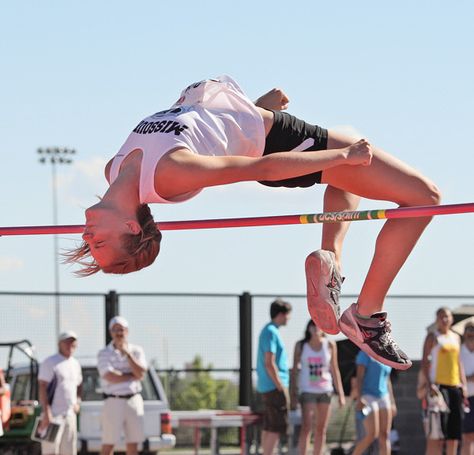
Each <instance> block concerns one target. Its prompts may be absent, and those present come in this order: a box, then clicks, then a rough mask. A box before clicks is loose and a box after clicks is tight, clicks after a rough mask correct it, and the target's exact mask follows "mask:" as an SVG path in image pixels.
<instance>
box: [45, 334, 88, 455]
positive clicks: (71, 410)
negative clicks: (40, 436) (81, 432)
mask: <svg viewBox="0 0 474 455" xmlns="http://www.w3.org/2000/svg"><path fill="white" fill-rule="evenodd" d="M76 349H77V335H76V334H75V333H74V332H73V331H72V330H69V331H67V332H63V333H61V334H60V335H59V338H58V353H57V354H54V355H52V356H50V357H48V358H46V359H45V360H44V361H43V362H42V363H41V365H40V368H39V373H38V381H39V401H40V404H41V408H42V410H43V412H42V416H41V423H40V425H39V431H40V432H41V431H43V430H44V429H46V428H47V426H48V425H49V424H50V422H54V423H59V424H61V430H60V432H59V435H58V437H57V439H56V442H55V443H51V442H42V443H41V451H42V453H43V455H59V454H60V455H76V454H77V417H76V416H77V413H78V412H79V408H80V403H81V398H80V397H81V392H82V370H81V365H80V364H79V362H78V361H77V360H76V359H75V358H74V357H73V354H74V351H75V350H76Z"/></svg>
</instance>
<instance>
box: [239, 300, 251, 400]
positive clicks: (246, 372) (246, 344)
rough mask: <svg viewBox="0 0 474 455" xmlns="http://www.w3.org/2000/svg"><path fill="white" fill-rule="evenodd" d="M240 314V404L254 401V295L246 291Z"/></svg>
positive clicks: (240, 301)
mask: <svg viewBox="0 0 474 455" xmlns="http://www.w3.org/2000/svg"><path fill="white" fill-rule="evenodd" d="M239 316H240V319H239V321H240V378H239V405H240V406H250V405H251V403H252V296H251V295H250V294H249V293H248V292H244V293H243V294H242V295H240V297H239Z"/></svg>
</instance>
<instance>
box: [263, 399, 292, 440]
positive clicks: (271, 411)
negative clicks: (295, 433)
mask: <svg viewBox="0 0 474 455" xmlns="http://www.w3.org/2000/svg"><path fill="white" fill-rule="evenodd" d="M262 403H263V425H262V429H263V430H265V431H270V432H271V433H281V434H286V433H287V432H288V398H287V393H286V391H285V392H280V391H279V390H272V391H271V392H266V393H262Z"/></svg>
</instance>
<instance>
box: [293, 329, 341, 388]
mask: <svg viewBox="0 0 474 455" xmlns="http://www.w3.org/2000/svg"><path fill="white" fill-rule="evenodd" d="M330 362H331V350H330V348H329V340H327V339H326V338H323V340H322V343H321V349H320V350H319V351H314V350H313V349H312V348H311V346H310V345H309V343H304V344H303V349H302V351H301V360H300V363H301V371H300V375H299V384H298V386H299V392H300V393H303V392H306V393H327V392H332V391H333V390H334V388H333V384H332V375H331V371H330V368H329V366H330Z"/></svg>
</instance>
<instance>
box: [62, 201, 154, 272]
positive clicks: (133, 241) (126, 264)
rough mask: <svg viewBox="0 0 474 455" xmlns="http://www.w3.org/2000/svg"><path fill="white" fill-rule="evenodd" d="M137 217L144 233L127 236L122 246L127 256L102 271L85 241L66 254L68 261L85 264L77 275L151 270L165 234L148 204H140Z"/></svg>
mask: <svg viewBox="0 0 474 455" xmlns="http://www.w3.org/2000/svg"><path fill="white" fill-rule="evenodd" d="M136 216H137V221H138V223H139V224H140V227H141V231H140V233H139V234H123V236H122V245H123V251H124V252H125V254H124V255H123V257H122V258H120V259H119V260H118V261H117V262H115V263H113V264H111V265H109V266H107V267H103V268H102V267H101V266H100V265H99V264H98V263H97V261H96V260H95V259H94V257H93V256H92V254H91V250H90V248H89V245H88V244H87V243H86V242H85V241H82V243H81V244H80V245H79V246H78V247H77V248H74V249H72V250H69V251H66V252H65V253H63V256H64V258H65V259H64V262H65V263H69V264H74V263H77V264H79V265H81V266H82V268H81V269H80V270H77V271H75V272H74V273H75V274H76V275H78V276H81V277H84V276H89V275H93V274H94V273H97V272H99V271H100V270H102V271H103V272H104V273H117V274H125V273H131V272H136V271H137V270H140V269H143V268H144V267H148V266H149V265H150V264H152V263H153V262H154V260H155V259H156V257H157V256H158V253H159V252H160V243H161V232H160V230H159V229H158V228H157V226H156V223H155V220H154V219H153V215H152V214H151V211H150V207H148V205H146V204H142V205H140V206H139V207H138V208H137V213H136Z"/></svg>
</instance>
